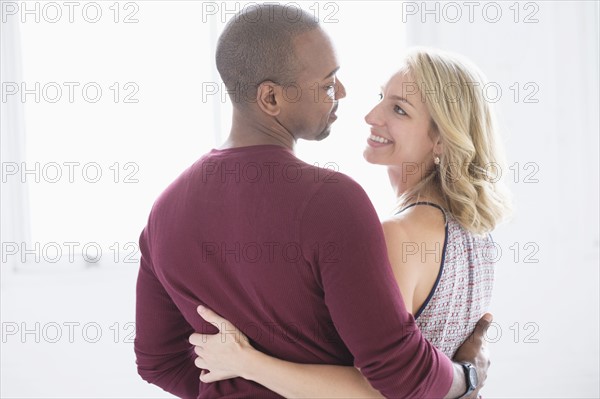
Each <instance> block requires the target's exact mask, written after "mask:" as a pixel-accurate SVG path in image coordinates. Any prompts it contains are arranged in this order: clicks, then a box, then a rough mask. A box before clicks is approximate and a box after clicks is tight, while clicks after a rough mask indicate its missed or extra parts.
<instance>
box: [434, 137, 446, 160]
mask: <svg viewBox="0 0 600 399" xmlns="http://www.w3.org/2000/svg"><path fill="white" fill-rule="evenodd" d="M443 152H444V146H443V145H442V138H441V137H440V136H439V134H438V136H437V138H436V139H435V140H434V144H433V153H434V154H436V155H438V156H439V155H442V153H443Z"/></svg>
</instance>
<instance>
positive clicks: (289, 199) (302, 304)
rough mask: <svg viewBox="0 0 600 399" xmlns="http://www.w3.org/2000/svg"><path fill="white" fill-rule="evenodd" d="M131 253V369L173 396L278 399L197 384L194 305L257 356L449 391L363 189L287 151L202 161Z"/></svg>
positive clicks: (415, 388) (402, 389) (393, 386)
mask: <svg viewBox="0 0 600 399" xmlns="http://www.w3.org/2000/svg"><path fill="white" fill-rule="evenodd" d="M140 250H141V254H142V257H141V262H140V270H139V276H138V281H137V306H136V323H137V326H136V327H137V328H136V331H137V334H136V338H135V353H136V356H137V365H138V372H139V374H140V375H141V376H142V378H143V379H145V380H146V381H148V382H150V383H152V384H156V385H158V386H159V387H161V388H163V389H164V390H166V391H168V392H171V393H173V394H174V395H177V396H180V397H184V398H216V397H227V398H233V397H236V398H242V397H246V398H250V397H262V398H279V397H280V396H279V395H277V394H275V393H274V392H272V391H270V390H268V389H266V388H264V387H263V386H261V385H258V384H256V383H254V382H251V381H247V380H244V379H242V378H235V379H230V380H226V381H220V382H216V383H210V384H205V383H202V382H201V381H200V380H199V375H200V370H199V369H197V368H196V367H195V366H194V359H195V358H196V356H195V354H194V352H193V347H192V346H191V345H190V343H189V342H188V337H189V336H190V334H192V333H193V332H194V331H196V332H204V333H215V332H216V331H217V330H216V328H215V327H214V326H213V325H211V324H209V323H207V322H205V321H204V320H203V319H202V318H201V317H200V316H199V315H198V314H197V313H196V307H197V306H198V305H199V304H204V305H206V306H207V307H209V308H210V309H213V310H214V311H215V312H217V313H218V314H220V315H221V316H223V317H224V318H226V319H229V320H230V321H231V322H232V323H233V324H234V325H236V326H237V327H239V328H240V330H242V331H243V332H244V333H245V334H246V335H248V337H249V338H250V341H251V343H252V345H253V346H254V347H255V348H257V349H258V350H260V351H262V352H264V353H267V354H269V355H272V356H275V357H277V358H280V359H285V360H289V361H292V362H298V363H312V364H316V363H320V364H337V365H345V366H353V365H354V366H355V367H359V368H360V369H361V371H362V373H363V374H364V375H365V376H366V377H367V378H368V379H369V381H370V383H371V384H372V385H373V387H375V388H376V389H378V390H379V391H380V392H381V393H382V394H383V395H384V396H386V397H420V398H422V397H443V396H444V395H445V394H446V393H447V392H448V391H449V389H450V385H451V382H452V378H453V372H452V366H451V363H450V361H449V359H448V358H447V357H446V356H444V355H443V354H442V353H441V352H438V351H437V350H436V349H435V348H434V347H433V346H432V345H431V344H429V343H428V342H427V341H426V340H425V339H424V338H423V337H422V336H421V334H420V332H419V330H418V328H417V327H416V325H415V322H414V319H413V317H412V316H411V315H410V314H409V313H408V312H407V311H406V308H405V306H404V303H403V301H402V299H401V296H400V292H399V290H398V285H397V284H396V282H395V280H394V276H393V273H392V271H391V268H390V264H389V261H388V258H387V251H386V246H385V241H384V237H383V232H382V229H381V225H380V224H379V220H378V217H377V214H376V213H375V210H374V209H373V206H372V204H371V202H370V201H369V198H368V197H367V195H366V194H365V192H364V190H363V189H362V188H361V187H360V186H359V185H358V184H357V183H356V182H354V181H353V180H352V179H350V178H349V177H347V176H345V175H343V174H341V173H335V172H332V171H330V170H326V169H320V168H317V167H315V166H312V165H309V164H306V163H304V162H302V161H300V160H299V159H298V158H296V157H295V156H294V155H293V153H292V152H291V151H290V150H288V149H286V148H283V147H279V146H275V145H260V146H253V147H242V148H234V149H227V150H212V151H211V152H210V153H208V154H206V155H204V156H203V157H202V158H200V159H199V160H198V161H197V162H196V163H194V164H193V165H192V166H191V167H190V168H188V169H187V170H186V171H184V172H183V173H182V174H181V176H179V177H178V178H177V179H176V180H175V181H174V182H173V183H172V184H171V185H170V186H169V187H168V188H167V189H166V190H165V191H164V192H163V193H162V194H161V196H160V197H159V198H158V200H157V201H156V202H155V204H154V206H153V208H152V211H151V213H150V217H149V219H148V224H147V226H146V227H145V229H144V230H143V232H142V234H141V236H140ZM332 383H335V381H332Z"/></svg>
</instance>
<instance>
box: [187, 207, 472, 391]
mask: <svg viewBox="0 0 600 399" xmlns="http://www.w3.org/2000/svg"><path fill="white" fill-rule="evenodd" d="M422 208H425V209H418V210H417V209H415V210H411V211H410V212H406V214H405V215H403V217H400V218H394V219H392V220H389V221H386V222H384V223H383V231H384V234H385V239H386V244H387V247H388V256H389V259H390V264H391V266H392V269H393V272H394V276H395V277H396V282H397V283H398V285H399V288H400V292H401V293H402V297H403V299H404V302H405V306H406V309H407V310H408V311H409V312H412V313H413V314H414V313H415V312H416V310H417V309H418V308H419V307H420V306H421V304H422V303H423V301H424V299H425V297H426V294H427V293H429V291H430V290H431V286H432V285H433V282H434V281H435V277H436V276H437V272H436V271H437V270H439V261H437V260H436V259H435V258H438V256H430V257H429V258H430V259H426V260H423V259H422V255H423V254H422V250H423V248H422V246H423V245H426V247H427V248H435V245H434V244H435V242H436V241H437V242H439V240H440V239H441V241H442V244H443V239H444V233H443V232H444V228H443V226H444V224H443V218H442V217H441V214H436V213H435V212H439V211H437V210H436V209H433V210H429V209H427V208H426V207H422ZM432 211H433V212H432ZM440 223H441V224H440ZM440 234H441V237H440ZM438 255H439V254H438ZM423 282H425V284H424V286H425V287H429V289H428V290H427V289H425V290H423V289H421V290H418V288H420V287H419V286H420V285H423V284H420V283H423ZM421 291H422V292H421ZM423 295H425V296H423ZM204 312H206V313H200V315H201V316H202V318H204V319H205V320H207V321H209V322H214V323H217V324H216V325H217V326H223V324H222V323H225V325H226V326H227V327H226V329H225V331H227V334H223V335H222V336H223V337H226V338H224V339H223V338H221V334H217V335H215V336H207V335H200V334H193V335H192V336H191V337H190V342H192V343H193V344H195V345H196V354H197V355H198V356H199V357H198V359H197V360H196V366H197V367H199V368H201V369H205V370H210V373H208V372H206V371H203V372H202V374H201V380H202V381H203V382H213V381H219V380H223V379H228V378H234V377H242V378H245V379H247V380H251V381H254V382H256V383H258V384H261V385H263V386H265V387H267V388H269V389H270V390H272V391H274V392H276V393H278V394H280V395H282V396H284V397H295V398H303V397H305V398H315V397H317V398H318V397H320V398H323V397H327V398H336V397H339V398H367V397H369V398H382V397H383V396H382V395H381V394H380V393H379V392H378V391H377V390H375V389H374V388H373V387H371V385H370V384H369V382H368V380H367V379H366V378H365V377H364V376H363V375H362V374H361V373H360V371H359V370H357V369H356V368H354V367H347V366H334V365H323V364H300V363H293V362H289V361H285V360H281V359H277V358H274V357H271V356H268V355H266V354H264V353H262V352H260V351H257V350H255V349H254V348H252V346H251V345H250V344H249V342H248V340H247V338H246V337H245V336H244V334H243V333H242V332H241V331H239V330H237V329H236V327H235V326H233V325H232V324H231V323H230V322H229V321H227V320H226V319H223V318H221V317H220V316H219V315H217V314H216V313H214V312H212V311H211V310H208V309H207V310H205V311H204ZM214 323H213V324H214ZM232 331H235V334H233V335H235V339H231V338H232V333H231V332H232ZM216 337H219V338H216ZM200 340H204V341H205V342H203V343H201V342H200ZM223 340H224V341H225V342H223ZM463 384H464V382H463ZM461 386H462V385H461Z"/></svg>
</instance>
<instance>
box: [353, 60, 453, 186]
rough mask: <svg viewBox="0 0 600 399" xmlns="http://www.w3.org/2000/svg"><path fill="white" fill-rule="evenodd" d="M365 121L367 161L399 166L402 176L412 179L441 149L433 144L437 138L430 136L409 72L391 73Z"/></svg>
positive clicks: (427, 119)
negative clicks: (369, 129) (366, 129)
mask: <svg viewBox="0 0 600 399" xmlns="http://www.w3.org/2000/svg"><path fill="white" fill-rule="evenodd" d="M365 121H366V122H367V123H368V124H369V125H370V126H371V135H370V136H369V138H368V139H367V144H368V146H367V148H366V149H365V151H364V153H363V155H364V157H365V159H366V160H367V162H369V163H373V164H379V165H387V166H391V167H399V168H401V172H402V173H403V178H404V177H405V178H406V179H409V180H411V181H413V180H415V178H416V181H418V180H420V179H421V178H422V177H423V176H425V174H424V173H425V172H426V171H428V170H431V169H432V168H433V164H434V162H433V159H434V156H436V155H438V156H439V154H440V151H439V150H440V149H441V148H440V147H439V144H438V145H437V146H436V145H435V144H436V142H437V141H438V139H437V138H434V139H435V142H434V139H432V137H430V130H431V116H430V114H429V111H428V110H427V107H426V105H425V102H424V99H423V98H422V96H421V93H420V91H419V89H418V86H417V84H416V82H415V81H414V80H413V78H412V77H411V76H410V74H408V73H403V72H400V73H396V74H395V75H394V76H392V78H391V79H390V81H389V82H388V83H387V84H386V85H385V87H383V88H382V93H381V101H380V102H379V104H377V105H376V106H375V108H373V109H372V110H371V112H369V113H368V114H367V116H366V117H365ZM436 136H437V135H436ZM434 137H435V136H434ZM434 149H435V150H436V151H435V155H434ZM413 175H414V176H413ZM413 183H414V182H413Z"/></svg>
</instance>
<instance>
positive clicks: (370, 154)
mask: <svg viewBox="0 0 600 399" xmlns="http://www.w3.org/2000/svg"><path fill="white" fill-rule="evenodd" d="M363 158H364V159H365V161H367V162H368V163H370V164H373V165H383V163H382V160H381V159H380V158H381V157H380V156H378V154H375V153H374V151H373V149H372V148H371V147H366V148H365V150H364V151H363Z"/></svg>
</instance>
